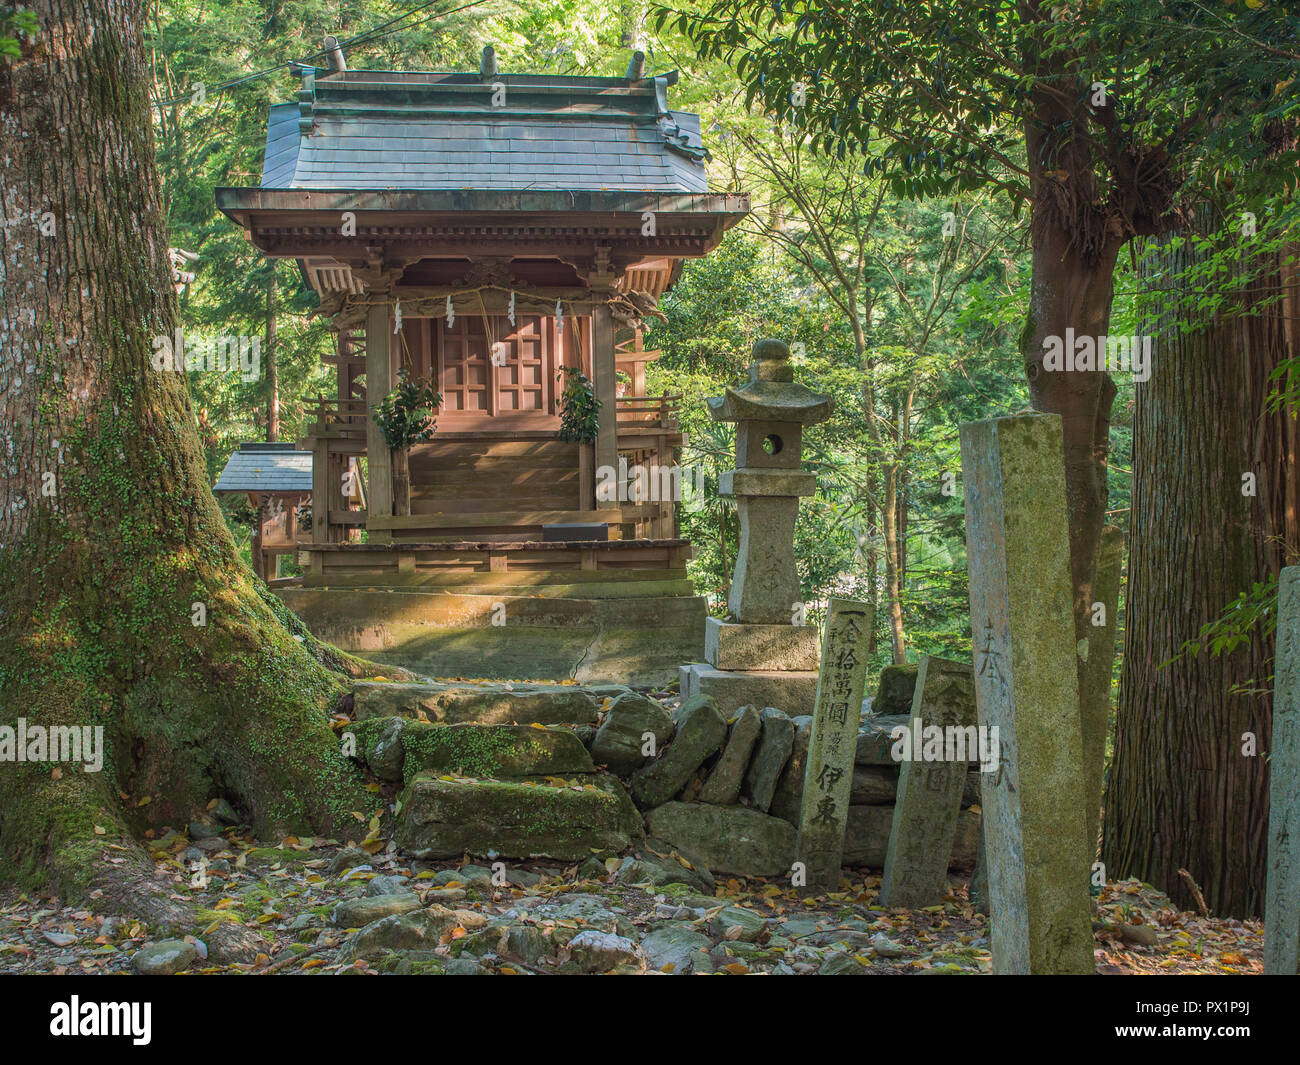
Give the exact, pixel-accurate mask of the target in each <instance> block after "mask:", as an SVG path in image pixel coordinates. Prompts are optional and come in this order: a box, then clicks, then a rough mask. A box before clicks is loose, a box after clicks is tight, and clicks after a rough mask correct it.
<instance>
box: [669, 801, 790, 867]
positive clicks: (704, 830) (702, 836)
mask: <svg viewBox="0 0 1300 1065" xmlns="http://www.w3.org/2000/svg"><path fill="white" fill-rule="evenodd" d="M646 824H647V825H648V826H649V829H650V832H651V833H652V834H653V835H654V836H656V837H657V838H659V839H661V840H664V841H665V842H667V843H671V844H672V845H673V846H674V847H680V848H681V849H682V851H683V853H688V854H691V855H693V856H698V857H699V858H700V859H702V860H703V861H704V863H705V864H706V865H707V866H708V867H709V869H710V870H712V871H713V872H714V873H735V874H737V875H740V876H782V875H784V874H786V873H788V872H789V871H790V867H791V865H792V864H793V862H794V859H795V835H796V834H795V830H794V826H793V825H791V824H790V823H789V822H788V821H783V820H782V819H781V818H779V817H771V816H769V815H768V814H761V813H759V812H758V811H757V810H750V809H747V808H746V807H744V806H713V805H711V804H709V803H701V802H670V803H665V804H664V805H663V806H660V807H659V808H658V809H655V810H651V811H650V812H649V813H648V814H647V815H646Z"/></svg>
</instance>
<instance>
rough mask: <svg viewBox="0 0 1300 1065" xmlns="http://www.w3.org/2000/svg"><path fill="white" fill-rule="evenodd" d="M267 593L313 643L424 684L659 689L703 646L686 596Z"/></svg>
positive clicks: (701, 606)
mask: <svg viewBox="0 0 1300 1065" xmlns="http://www.w3.org/2000/svg"><path fill="white" fill-rule="evenodd" d="M623 587H626V585H624V586H623ZM275 591H276V593H277V594H278V595H279V596H280V598H281V599H283V600H284V602H285V603H286V604H287V605H288V607H289V609H291V610H293V611H294V613H296V614H297V615H298V616H299V617H301V618H302V619H303V621H304V622H305V623H306V624H307V627H308V628H309V629H311V631H312V633H313V634H314V635H316V636H317V637H319V638H320V639H322V640H326V641H328V642H329V643H332V644H334V645H335V646H336V647H339V648H341V649H343V650H344V651H350V652H351V653H353V654H358V655H363V656H364V657H366V658H370V659H372V660H374V661H377V662H389V663H392V664H394V665H401V666H405V667H406V668H407V669H410V670H413V671H414V672H416V673H422V674H425V675H427V676H432V677H484V678H501V679H506V680H550V681H563V680H574V681H578V682H580V683H586V684H599V683H619V684H631V685H634V686H638V687H640V686H650V685H654V686H668V685H671V684H673V683H674V682H675V681H676V680H677V667H678V665H679V664H680V663H681V662H682V661H683V660H684V659H691V658H696V657H698V656H699V654H700V652H701V650H702V648H703V646H704V619H705V615H706V608H705V601H704V599H703V598H701V597H699V596H695V595H667V596H665V595H659V596H640V597H632V598H615V597H613V596H610V597H596V598H576V597H568V596H550V595H540V594H537V593H536V592H534V593H532V594H528V595H518V594H515V595H507V594H496V595H493V594H487V595H478V594H466V593H463V592H446V591H437V592H434V591H406V590H397V589H384V588H369V589H365V588H296V587H280V588H276V589H275ZM583 591H584V594H585V595H591V592H590V591H589V590H587V589H584V590H583Z"/></svg>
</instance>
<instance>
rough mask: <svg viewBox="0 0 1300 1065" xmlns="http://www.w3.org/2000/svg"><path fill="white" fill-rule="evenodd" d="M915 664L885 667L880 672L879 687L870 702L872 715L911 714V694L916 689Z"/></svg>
mask: <svg viewBox="0 0 1300 1065" xmlns="http://www.w3.org/2000/svg"><path fill="white" fill-rule="evenodd" d="M916 668H917V667H916V663H915V662H911V663H909V664H907V665H902V666H886V667H885V668H884V669H882V670H881V671H880V685H879V686H878V687H877V688H876V697H875V698H874V699H872V700H871V712H872V714H907V715H909V716H910V715H911V713H912V692H913V691H914V690H915V689H916Z"/></svg>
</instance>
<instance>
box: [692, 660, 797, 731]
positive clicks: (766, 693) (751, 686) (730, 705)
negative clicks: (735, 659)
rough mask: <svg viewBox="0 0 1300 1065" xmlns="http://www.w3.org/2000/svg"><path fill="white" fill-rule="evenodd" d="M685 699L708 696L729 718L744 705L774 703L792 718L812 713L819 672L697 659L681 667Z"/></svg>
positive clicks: (771, 704) (760, 705)
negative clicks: (731, 666) (724, 665)
mask: <svg viewBox="0 0 1300 1065" xmlns="http://www.w3.org/2000/svg"><path fill="white" fill-rule="evenodd" d="M678 680H679V681H680V684H681V691H682V698H683V699H689V698H690V697H691V696H692V695H708V696H710V697H711V698H712V699H713V700H714V701H715V702H716V703H717V704H718V709H719V710H721V711H722V712H723V713H724V714H726V715H727V716H728V717H730V716H731V715H732V714H734V713H735V712H736V711H737V710H739V709H740V708H741V707H742V706H759V707H762V706H774V707H776V708H777V709H778V710H784V711H785V713H786V714H787V715H789V716H790V717H801V716H803V715H805V714H811V713H812V712H813V704H814V703H815V702H816V700H817V671H816V670H815V669H813V670H798V671H792V672H782V671H778V670H768V671H762V670H726V669H714V668H713V667H712V666H709V665H704V664H702V663H699V662H696V663H692V664H691V665H689V666H682V667H680V668H679V670H678Z"/></svg>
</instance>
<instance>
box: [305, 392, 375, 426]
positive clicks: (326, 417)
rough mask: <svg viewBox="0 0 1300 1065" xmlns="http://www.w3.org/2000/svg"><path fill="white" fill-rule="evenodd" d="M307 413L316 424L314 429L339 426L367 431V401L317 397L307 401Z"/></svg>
mask: <svg viewBox="0 0 1300 1065" xmlns="http://www.w3.org/2000/svg"><path fill="white" fill-rule="evenodd" d="M305 413H306V415H307V417H308V418H309V419H311V420H312V421H314V422H315V425H314V426H313V427H314V428H318V429H328V428H330V427H331V426H339V427H342V428H345V429H360V430H362V431H363V432H364V431H365V427H366V401H365V400H364V399H328V398H326V397H325V396H317V397H316V398H315V399H309V400H308V401H307V405H306V408H305Z"/></svg>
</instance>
